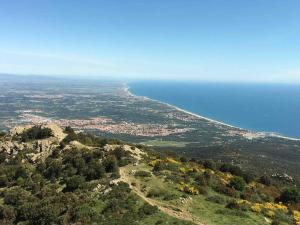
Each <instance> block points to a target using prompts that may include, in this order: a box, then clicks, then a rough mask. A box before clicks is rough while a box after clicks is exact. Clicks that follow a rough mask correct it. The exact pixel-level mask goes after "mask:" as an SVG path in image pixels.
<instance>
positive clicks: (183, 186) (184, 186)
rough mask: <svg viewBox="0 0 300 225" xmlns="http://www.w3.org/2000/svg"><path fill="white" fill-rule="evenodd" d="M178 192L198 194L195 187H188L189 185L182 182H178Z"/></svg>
mask: <svg viewBox="0 0 300 225" xmlns="http://www.w3.org/2000/svg"><path fill="white" fill-rule="evenodd" d="M179 190H180V191H182V192H185V193H188V194H192V195H198V194H199V191H198V190H197V189H196V188H195V187H193V186H190V185H189V184H185V183H183V182H180V186H179Z"/></svg>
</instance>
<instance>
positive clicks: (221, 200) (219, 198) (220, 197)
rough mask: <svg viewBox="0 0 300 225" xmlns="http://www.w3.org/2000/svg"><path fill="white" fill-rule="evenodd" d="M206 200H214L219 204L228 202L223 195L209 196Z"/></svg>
mask: <svg viewBox="0 0 300 225" xmlns="http://www.w3.org/2000/svg"><path fill="white" fill-rule="evenodd" d="M205 200H206V201H209V202H214V203H217V204H225V203H226V200H225V198H223V197H222V196H219V195H213V196H209V197H207V198H206V199H205Z"/></svg>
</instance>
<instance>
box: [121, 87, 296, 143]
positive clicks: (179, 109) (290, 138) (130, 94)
mask: <svg viewBox="0 0 300 225" xmlns="http://www.w3.org/2000/svg"><path fill="white" fill-rule="evenodd" d="M124 92H126V93H127V94H128V95H129V96H133V97H138V98H143V99H146V100H150V101H154V102H158V103H160V104H164V105H166V106H168V107H171V108H174V109H176V110H178V111H181V112H184V113H186V114H189V115H192V116H195V117H197V118H199V119H203V120H206V121H208V122H210V123H213V124H216V125H222V126H226V127H229V128H233V129H237V130H239V131H244V132H248V133H253V134H261V135H262V138H267V137H275V138H282V139H285V140H290V141H300V138H293V137H287V136H284V135H281V134H277V133H274V132H266V131H251V130H248V129H244V128H241V127H236V126H233V125H230V124H227V123H224V122H221V121H217V120H214V119H211V118H208V117H205V116H201V115H199V114H196V113H193V112H190V111H188V110H185V109H182V108H180V107H177V106H175V105H172V104H169V103H166V102H162V101H160V100H157V99H152V98H149V97H147V96H139V95H135V94H133V93H132V92H131V91H130V86H129V85H128V84H127V83H124Z"/></svg>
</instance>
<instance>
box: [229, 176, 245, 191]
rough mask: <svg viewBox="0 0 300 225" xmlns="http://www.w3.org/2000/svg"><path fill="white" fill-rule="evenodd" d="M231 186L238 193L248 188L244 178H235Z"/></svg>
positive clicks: (231, 181) (230, 183)
mask: <svg viewBox="0 0 300 225" xmlns="http://www.w3.org/2000/svg"><path fill="white" fill-rule="evenodd" d="M229 186H230V187H232V188H234V189H235V190H237V191H243V190H244V188H245V187H246V182H245V181H244V179H243V178H242V177H234V178H232V179H231V180H230V182H229Z"/></svg>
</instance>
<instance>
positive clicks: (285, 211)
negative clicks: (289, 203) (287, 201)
mask: <svg viewBox="0 0 300 225" xmlns="http://www.w3.org/2000/svg"><path fill="white" fill-rule="evenodd" d="M274 207H275V208H276V209H277V210H280V211H282V212H283V213H288V211H289V210H288V207H286V206H285V205H284V204H282V203H281V202H280V203H278V204H274Z"/></svg>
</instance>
